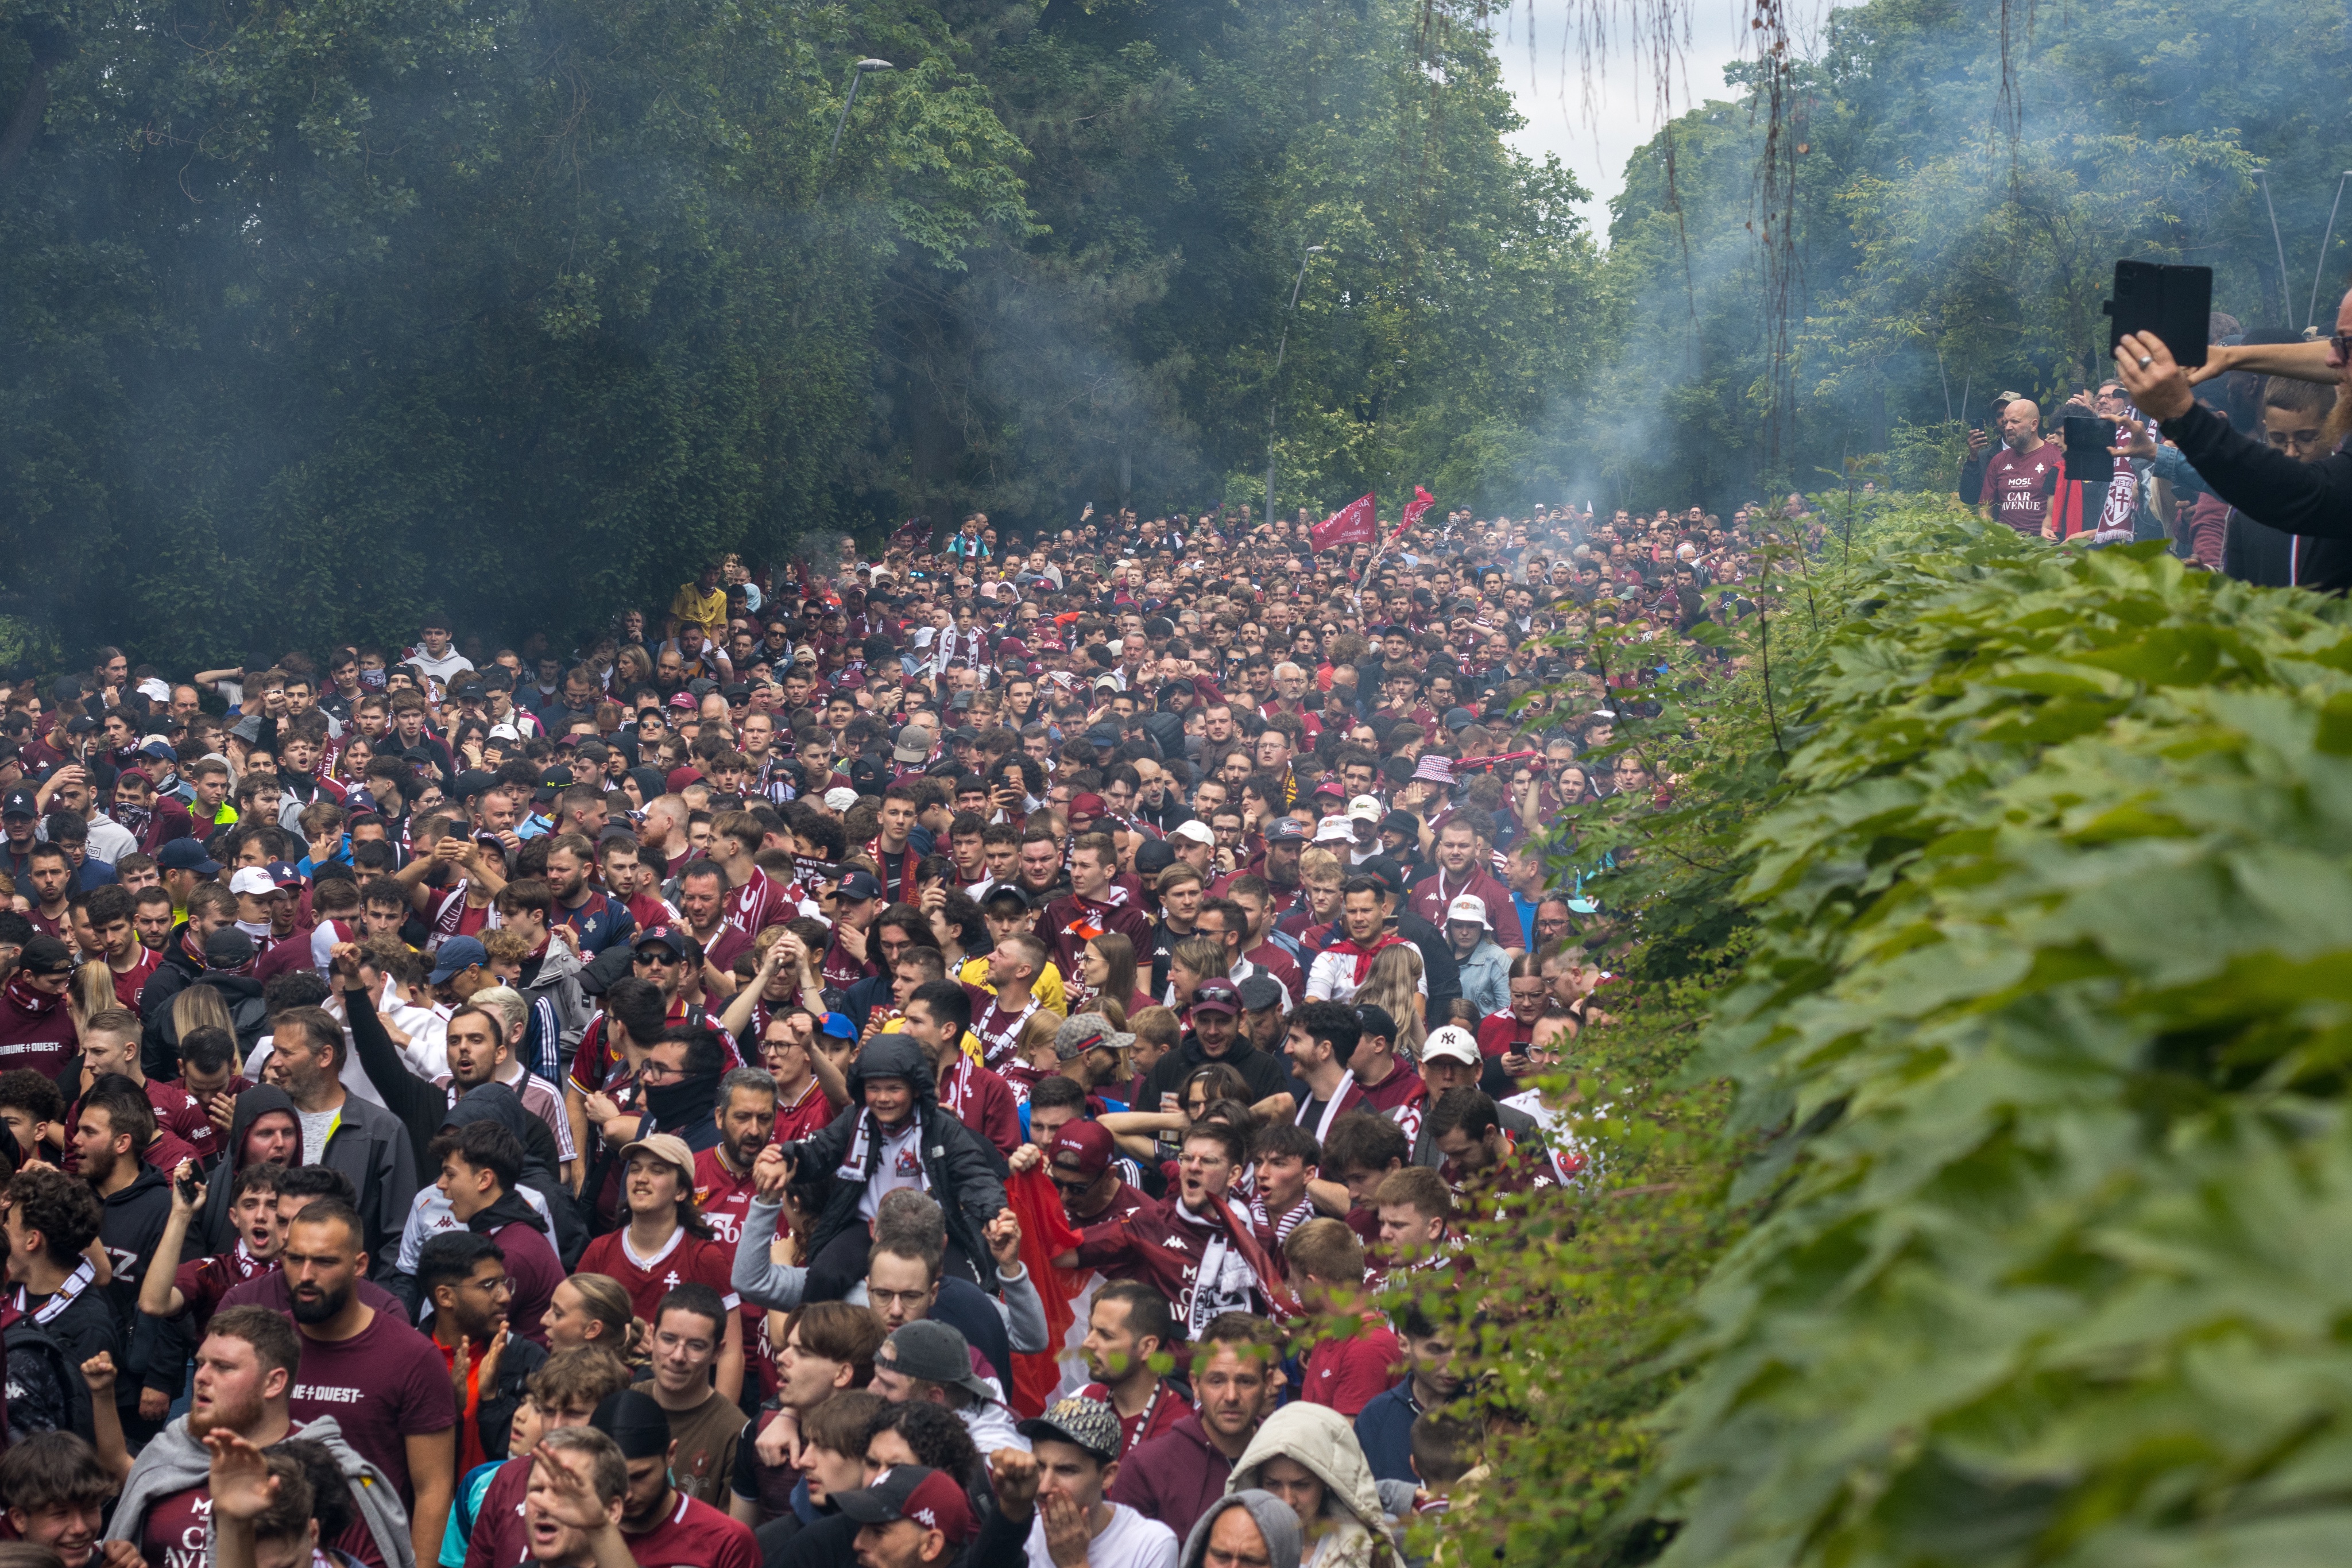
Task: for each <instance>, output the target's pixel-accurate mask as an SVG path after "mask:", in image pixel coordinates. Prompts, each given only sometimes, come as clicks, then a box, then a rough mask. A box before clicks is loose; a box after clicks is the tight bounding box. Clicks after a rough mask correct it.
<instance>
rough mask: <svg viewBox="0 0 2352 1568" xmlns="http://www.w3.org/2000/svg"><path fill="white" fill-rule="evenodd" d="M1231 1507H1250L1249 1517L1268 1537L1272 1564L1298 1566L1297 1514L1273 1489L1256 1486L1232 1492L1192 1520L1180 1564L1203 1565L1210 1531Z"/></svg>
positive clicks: (1282, 1567)
mask: <svg viewBox="0 0 2352 1568" xmlns="http://www.w3.org/2000/svg"><path fill="white" fill-rule="evenodd" d="M1231 1508H1245V1509H1247V1510H1249V1515H1250V1518H1252V1519H1254V1520H1255V1521H1257V1528H1258V1533H1259V1534H1261V1535H1263V1536H1265V1554H1266V1558H1267V1561H1268V1564H1269V1568H1298V1554H1299V1552H1300V1550H1301V1548H1302V1545H1303V1543H1302V1542H1301V1540H1300V1535H1299V1530H1298V1516H1297V1514H1295V1513H1293V1512H1291V1511H1290V1505H1289V1504H1288V1503H1286V1502H1285V1501H1283V1500H1281V1499H1280V1498H1278V1497H1276V1496H1275V1495H1274V1494H1273V1493H1272V1492H1270V1491H1257V1490H1242V1491H1235V1492H1232V1493H1229V1494H1228V1495H1226V1496H1224V1497H1221V1498H1219V1499H1218V1500H1216V1501H1214V1502H1213V1503H1211V1504H1210V1505H1209V1509H1208V1511H1207V1512H1205V1513H1203V1514H1202V1515H1201V1517H1200V1518H1199V1519H1198V1520H1196V1521H1193V1524H1192V1533H1191V1534H1189V1535H1187V1536H1186V1537H1185V1538H1184V1552H1183V1555H1182V1556H1181V1557H1179V1558H1178V1559H1177V1568H1203V1565H1204V1564H1205V1563H1207V1562H1208V1560H1209V1536H1210V1533H1211V1532H1212V1531H1214V1530H1215V1529H1216V1527H1217V1520H1218V1518H1219V1517H1220V1516H1221V1515H1223V1513H1224V1511H1226V1510H1227V1509H1231Z"/></svg>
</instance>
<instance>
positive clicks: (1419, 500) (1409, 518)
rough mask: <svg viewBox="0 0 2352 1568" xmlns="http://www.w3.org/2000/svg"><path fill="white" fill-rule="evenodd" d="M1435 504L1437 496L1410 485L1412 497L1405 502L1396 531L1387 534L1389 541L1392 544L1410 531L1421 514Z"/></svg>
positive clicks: (1419, 519)
mask: <svg viewBox="0 0 2352 1568" xmlns="http://www.w3.org/2000/svg"><path fill="white" fill-rule="evenodd" d="M1435 505H1437V497H1434V496H1433V495H1431V494H1430V493H1429V492H1428V491H1426V490H1424V489H1423V488H1422V487H1421V486H1418V485H1415V486H1413V487H1412V500H1410V501H1408V502H1406V503H1405V508H1404V521H1402V522H1401V523H1399V524H1398V525H1397V531H1396V532H1394V533H1392V534H1391V535H1390V536H1389V543H1391V544H1394V543H1396V542H1397V540H1399V539H1401V538H1404V537H1405V535H1407V534H1409V533H1411V532H1412V526H1413V524H1415V523H1417V522H1419V521H1421V517H1422V514H1423V512H1426V511H1428V510H1429V508H1430V507H1433V506H1435Z"/></svg>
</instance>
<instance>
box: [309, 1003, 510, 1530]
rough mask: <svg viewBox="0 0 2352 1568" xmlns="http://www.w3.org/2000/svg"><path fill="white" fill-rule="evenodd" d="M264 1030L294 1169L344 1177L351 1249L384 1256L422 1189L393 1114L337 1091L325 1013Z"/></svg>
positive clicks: (332, 1037) (335, 1028)
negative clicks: (350, 1201)
mask: <svg viewBox="0 0 2352 1568" xmlns="http://www.w3.org/2000/svg"><path fill="white" fill-rule="evenodd" d="M272 1027H273V1029H274V1030H275V1034H274V1037H273V1039H272V1042H271V1045H270V1051H269V1061H268V1065H267V1066H265V1067H264V1068H263V1069H262V1079H263V1081H264V1082H268V1083H271V1084H274V1085H276V1086H277V1087H278V1088H279V1089H282V1090H284V1091H285V1092H286V1094H287V1097H288V1098H289V1099H290V1100H292V1101H293V1102H294V1111H295V1114H296V1116H297V1118H298V1119H299V1121H300V1122H301V1124H302V1159H301V1163H302V1164H304V1165H306V1166H315V1165H324V1166H329V1167H331V1168H332V1169H335V1170H339V1171H341V1172H342V1173H343V1175H344V1176H348V1177H349V1178H350V1179H351V1184H352V1191H353V1192H354V1193H356V1194H357V1195H358V1208H359V1212H360V1213H361V1214H362V1216H364V1217H365V1218H364V1222H363V1228H362V1231H361V1234H360V1237H359V1239H358V1240H357V1241H356V1242H355V1243H354V1245H355V1246H356V1247H357V1248H358V1249H359V1250H361V1251H363V1252H366V1253H367V1254H368V1255H369V1256H371V1257H379V1258H387V1259H388V1258H390V1257H391V1256H392V1250H391V1249H392V1246H393V1244H394V1242H396V1241H397V1240H398V1239H400V1233H401V1230H402V1228H403V1227H404V1226H405V1224H406V1223H407V1219H408V1203H409V1199H410V1197H412V1196H413V1195H414V1194H415V1192H416V1189H417V1188H418V1187H419V1186H422V1185H423V1184H422V1183H420V1182H419V1181H418V1180H417V1179H416V1147H415V1140H414V1139H412V1137H411V1136H410V1134H409V1130H408V1128H407V1127H406V1126H405V1125H404V1124H403V1123H402V1121H401V1119H400V1118H399V1117H398V1116H396V1115H394V1113H392V1112H390V1111H387V1110H385V1109H384V1108H383V1106H381V1105H376V1104H372V1103H369V1102H367V1101H365V1100H362V1099H361V1098H360V1097H359V1096H357V1095H355V1094H352V1093H351V1092H348V1091H346V1090H345V1089H344V1087H343V1081H342V1069H343V1057H344V1054H345V1052H346V1051H347V1049H348V1048H347V1046H346V1044H345V1041H344V1039H343V1026H342V1023H341V1020H339V1019H337V1018H336V1017H335V1016H334V1015H333V1014H332V1013H331V1012H328V1011H327V1010H326V1009H323V1008H289V1009H286V1010H285V1011H284V1012H281V1013H279V1014H278V1016H277V1019H275V1021H274V1023H273V1026H272ZM500 1030H501V1032H503V1020H501V1021H500ZM436 1125H437V1123H436ZM436 1539H437V1538H436Z"/></svg>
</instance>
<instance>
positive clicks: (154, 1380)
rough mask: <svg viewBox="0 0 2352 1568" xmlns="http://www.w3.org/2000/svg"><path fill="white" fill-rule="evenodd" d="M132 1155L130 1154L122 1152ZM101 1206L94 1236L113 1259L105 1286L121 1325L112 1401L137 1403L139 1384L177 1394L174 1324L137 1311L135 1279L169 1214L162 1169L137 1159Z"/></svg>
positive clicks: (182, 1352)
mask: <svg viewBox="0 0 2352 1568" xmlns="http://www.w3.org/2000/svg"><path fill="white" fill-rule="evenodd" d="M126 1157H136V1156H126ZM100 1202H101V1203H102V1204H103V1205H104V1206H105V1211H104V1213H103V1215H102V1216H101V1217H100V1220H99V1228H98V1235H99V1239H100V1241H103V1242H104V1243H105V1244H106V1255H107V1257H108V1258H109V1259H110V1260H112V1261H113V1264H114V1278H113V1279H111V1280H110V1281H107V1284H106V1286H105V1291H106V1296H107V1299H108V1300H109V1301H111V1302H112V1303H113V1304H114V1316H115V1321H116V1322H119V1323H121V1324H123V1325H125V1327H124V1330H123V1334H122V1337H123V1339H124V1341H125V1342H126V1346H125V1354H124V1357H123V1363H122V1367H121V1371H122V1375H121V1377H119V1378H117V1379H116V1380H115V1384H114V1400H115V1403H116V1404H117V1405H123V1406H131V1405H136V1404H138V1403H139V1391H140V1389H141V1388H142V1387H145V1388H160V1389H162V1390H163V1391H164V1392H165V1393H167V1394H169V1395H171V1396H173V1397H174V1398H177V1397H178V1396H179V1393H180V1377H181V1374H182V1373H184V1371H186V1369H187V1346H186V1345H185V1343H184V1336H183V1335H182V1334H181V1333H180V1331H179V1329H178V1327H177V1326H176V1325H175V1324H173V1323H172V1322H169V1321H167V1320H165V1319H163V1318H151V1317H147V1316H144V1315H143V1314H142V1313H141V1312H140V1311H139V1282H140V1281H142V1280H143V1279H144V1278H146V1274H147V1262H148V1260H150V1259H152V1257H154V1256H155V1243H156V1242H157V1241H158V1240H160V1239H162V1238H163V1222H164V1221H165V1220H166V1219H169V1218H171V1217H172V1186H171V1183H170V1181H169V1180H168V1179H167V1178H166V1177H165V1176H164V1175H163V1172H162V1171H159V1170H157V1169H156V1168H155V1167H154V1166H150V1165H144V1164H142V1165H141V1166H139V1174H138V1175H137V1176H133V1177H132V1178H131V1185H130V1186H126V1187H124V1188H123V1189H122V1190H121V1192H118V1193H115V1194H113V1195H112V1196H110V1197H104V1198H101V1199H100Z"/></svg>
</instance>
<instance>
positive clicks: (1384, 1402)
mask: <svg viewBox="0 0 2352 1568" xmlns="http://www.w3.org/2000/svg"><path fill="white" fill-rule="evenodd" d="M1420 1414H1421V1406H1420V1404H1419V1403H1418V1402H1417V1401H1416V1400H1415V1399H1414V1398H1413V1396H1412V1378H1410V1377H1408V1378H1406V1379H1405V1380H1404V1381H1403V1382H1402V1383H1400V1384H1398V1385H1396V1386H1395V1387H1394V1388H1391V1389H1390V1390H1389V1391H1388V1392H1387V1393H1385V1394H1383V1395H1381V1396H1379V1397H1378V1398H1376V1399H1374V1400H1373V1401H1372V1402H1371V1403H1370V1405H1367V1406H1364V1407H1363V1409H1362V1410H1361V1411H1360V1412H1359V1413H1358V1415H1357V1416H1356V1441H1357V1442H1358V1443H1359V1444H1360V1445H1361V1446H1362V1448H1363V1450H1364V1458H1365V1459H1366V1460H1367V1461H1369V1462H1370V1465H1371V1467H1372V1479H1374V1480H1376V1481H1410V1480H1412V1479H1414V1477H1413V1473H1412V1423H1413V1417H1415V1416H1419V1415H1420Z"/></svg>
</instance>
